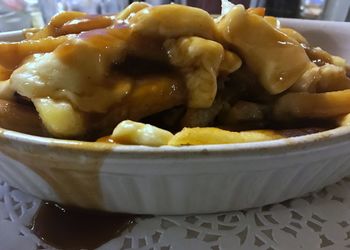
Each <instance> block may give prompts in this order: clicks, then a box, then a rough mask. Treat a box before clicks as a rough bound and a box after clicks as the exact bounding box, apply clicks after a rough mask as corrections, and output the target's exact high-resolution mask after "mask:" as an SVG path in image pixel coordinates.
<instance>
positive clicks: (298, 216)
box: [0, 178, 350, 250]
mask: <svg viewBox="0 0 350 250" xmlns="http://www.w3.org/2000/svg"><path fill="white" fill-rule="evenodd" d="M40 203H41V200H39V199H37V198H35V197H33V196H30V195H28V194H25V193H23V192H21V191H19V190H17V189H14V188H12V187H10V186H9V185H8V184H7V183H6V182H3V181H0V249H1V250H3V249H4V250H9V249H54V248H52V247H50V246H48V245H46V244H45V243H43V242H42V241H41V240H40V239H38V238H37V237H36V236H35V235H33V234H32V233H31V231H30V230H29V229H28V225H30V223H31V221H32V218H33V216H34V215H35V213H36V211H37V209H38V208H39V206H40ZM98 249H101V250H105V249H123V250H127V249H145V250H146V249H147V250H149V249H154V250H168V249H169V250H170V249H171V250H174V249H201V250H207V249H208V250H219V249H220V250H223V249H247V250H254V249H264V250H266V249H269V250H273V249H276V250H277V249H284V250H288V249H293V250H294V249H308V250H312V249H324V250H326V249H327V250H328V249H350V178H345V179H343V180H342V181H340V182H338V183H337V184H334V185H332V186H329V187H327V188H325V189H323V190H321V191H319V192H316V193H313V194H310V195H308V196H305V197H304V198H299V199H294V200H289V201H286V202H283V203H280V204H276V205H271V206H265V207H262V208H256V209H250V210H247V211H238V212H237V211H236V212H230V213H220V214H213V215H198V216H197V215H194V216H159V217H153V218H147V219H139V220H138V221H137V224H136V226H135V227H133V228H132V229H131V231H127V232H124V233H123V234H122V235H121V236H120V237H118V238H116V239H113V240H111V241H109V242H107V243H106V244H104V245H103V246H101V247H100V248H98Z"/></svg>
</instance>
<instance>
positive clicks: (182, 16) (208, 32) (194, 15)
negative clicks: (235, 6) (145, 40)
mask: <svg viewBox="0 0 350 250" xmlns="http://www.w3.org/2000/svg"><path fill="white" fill-rule="evenodd" d="M129 23H130V25H131V27H132V29H133V31H134V32H136V33H138V34H142V35H146V36H151V37H163V38H178V37H185V36H199V37H203V38H207V39H213V38H214V37H215V34H216V27H215V22H214V19H213V18H212V17H211V16H210V15H209V13H208V12H206V11H204V10H201V9H198V8H193V7H188V6H183V5H178V4H167V5H160V6H155V7H151V8H145V9H143V10H141V11H139V12H137V13H136V14H135V15H134V16H132V17H130V19H129Z"/></svg>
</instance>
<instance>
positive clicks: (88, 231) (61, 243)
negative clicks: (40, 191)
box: [31, 201, 136, 250]
mask: <svg viewBox="0 0 350 250" xmlns="http://www.w3.org/2000/svg"><path fill="white" fill-rule="evenodd" d="M135 219H136V216H135V215H130V214H117V213H106V212H98V211H91V210H84V209H78V208H73V207H63V206H61V205H58V204H56V203H52V202H47V201H45V202H43V203H42V204H41V206H40V208H39V210H38V212H37V214H36V215H35V217H34V219H33V222H32V226H31V230H32V232H33V233H34V234H35V235H36V236H37V237H39V238H40V239H41V240H43V241H44V242H46V243H47V244H49V245H51V246H53V247H56V248H59V249H69V250H73V249H95V248H97V247H99V246H101V245H102V244H104V243H106V242H108V241H109V240H111V239H113V238H115V237H117V236H119V235H120V234H121V233H122V232H123V231H125V230H127V229H130V228H131V227H132V226H133V225H134V224H135Z"/></svg>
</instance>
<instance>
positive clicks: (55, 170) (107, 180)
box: [0, 19, 350, 214]
mask: <svg viewBox="0 0 350 250" xmlns="http://www.w3.org/2000/svg"><path fill="white" fill-rule="evenodd" d="M282 23H283V24H284V25H286V26H290V27H292V28H295V29H296V30H298V31H300V32H301V33H302V34H303V35H305V36H306V38H307V39H308V40H309V41H310V43H312V44H314V45H319V46H321V47H322V48H325V49H327V50H329V51H330V52H331V53H333V54H335V55H340V56H343V57H345V58H346V59H348V60H350V46H349V44H350V34H349V33H346V32H345V31H346V30H350V23H336V22H320V21H304V20H288V19H282ZM17 35H18V34H17ZM14 37H18V36H14ZM0 39H6V40H9V39H11V38H10V37H8V36H7V35H6V34H0ZM347 175H350V127H340V128H336V129H333V130H328V131H325V132H321V133H316V134H311V135H306V136H300V137H293V138H287V139H280V140H275V141H268V142H258V143H246V144H232V145H213V146H192V147H178V148H175V147H160V148H151V147H143V146H113V145H111V144H104V143H88V142H79V141H66V140H57V139H50V138H42V137H36V136H30V135H26V134H22V133H18V132H13V131H9V130H0V179H3V180H6V181H7V182H8V183H9V184H10V185H12V186H14V187H16V188H19V189H21V190H23V191H25V192H28V193H30V194H33V195H35V196H37V197H39V198H41V199H45V200H51V201H56V202H60V203H63V204H69V205H75V206H80V207H84V208H92V209H101V210H106V211H113V212H127V213H136V214H192V213H197V214H198V213H212V212H222V211H230V210H235V209H244V208H250V207H257V206H262V205H266V204H271V203H275V202H280V201H283V200H287V199H290V198H294V197H297V196H301V195H304V194H306V193H308V192H311V191H315V190H318V189H320V188H322V187H324V186H326V185H328V184H331V183H334V182H336V181H338V180H340V179H341V178H343V177H345V176H347Z"/></svg>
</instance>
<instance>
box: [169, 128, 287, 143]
mask: <svg viewBox="0 0 350 250" xmlns="http://www.w3.org/2000/svg"><path fill="white" fill-rule="evenodd" d="M281 138H284V137H283V136H282V135H280V134H278V133H276V132H274V131H271V130H252V131H244V132H231V131H227V130H222V129H219V128H184V129H183V130H182V131H180V132H179V133H177V134H175V136H174V137H173V138H172V139H171V140H170V142H169V145H170V146H184V145H208V144H231V143H245V142H258V141H268V140H276V139H281Z"/></svg>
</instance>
